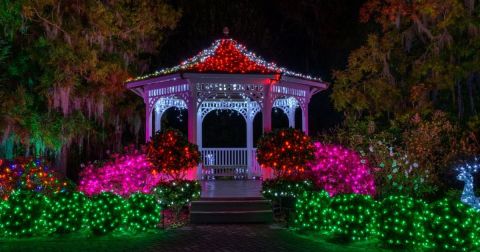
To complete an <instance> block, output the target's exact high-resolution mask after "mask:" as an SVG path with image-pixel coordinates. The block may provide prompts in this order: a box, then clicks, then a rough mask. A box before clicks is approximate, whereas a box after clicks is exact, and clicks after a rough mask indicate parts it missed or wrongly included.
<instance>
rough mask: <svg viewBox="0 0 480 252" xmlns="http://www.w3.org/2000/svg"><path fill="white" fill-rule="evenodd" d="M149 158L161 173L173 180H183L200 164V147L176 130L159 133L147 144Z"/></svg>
mask: <svg viewBox="0 0 480 252" xmlns="http://www.w3.org/2000/svg"><path fill="white" fill-rule="evenodd" d="M147 158H148V160H149V161H150V162H151V163H152V164H153V165H154V167H155V168H156V169H158V170H159V171H160V173H162V174H165V175H167V176H168V177H169V178H170V179H172V180H180V179H183V178H184V177H185V175H186V172H187V171H188V170H189V169H192V168H196V167H197V165H198V163H199V162H200V152H199V151H198V146H197V145H195V144H192V143H189V142H188V140H187V139H186V137H185V136H183V134H182V133H181V132H180V131H179V130H176V129H167V130H165V131H158V132H156V133H155V135H154V136H152V138H151V140H150V141H149V142H148V143H147Z"/></svg>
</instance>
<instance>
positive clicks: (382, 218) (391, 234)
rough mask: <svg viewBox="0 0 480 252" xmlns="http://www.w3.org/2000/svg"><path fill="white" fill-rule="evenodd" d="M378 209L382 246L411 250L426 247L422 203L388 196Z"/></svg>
mask: <svg viewBox="0 0 480 252" xmlns="http://www.w3.org/2000/svg"><path fill="white" fill-rule="evenodd" d="M379 209H380V211H379V215H378V222H379V223H380V225H379V234H380V236H379V238H380V241H381V242H382V243H383V245H384V246H387V247H396V248H412V247H420V246H423V245H427V244H426V239H425V238H426V237H425V229H424V224H425V221H426V218H425V217H426V216H425V213H426V212H425V211H426V209H427V204H426V203H425V202H424V201H422V200H415V199H413V198H410V197H406V196H389V197H387V198H386V199H384V200H383V201H382V203H381V204H380V208H379Z"/></svg>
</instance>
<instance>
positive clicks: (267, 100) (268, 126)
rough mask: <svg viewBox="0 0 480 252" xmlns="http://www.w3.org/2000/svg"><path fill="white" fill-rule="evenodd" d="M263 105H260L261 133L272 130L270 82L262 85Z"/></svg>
mask: <svg viewBox="0 0 480 252" xmlns="http://www.w3.org/2000/svg"><path fill="white" fill-rule="evenodd" d="M263 89H264V91H265V92H264V94H263V107H262V117H263V118H262V119H263V122H262V123H263V133H264V134H265V133H267V132H270V131H272V106H273V104H272V103H273V102H272V98H271V89H272V84H269V85H265V86H264V87H263Z"/></svg>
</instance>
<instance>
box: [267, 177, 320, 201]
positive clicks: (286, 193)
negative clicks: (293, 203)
mask: <svg viewBox="0 0 480 252" xmlns="http://www.w3.org/2000/svg"><path fill="white" fill-rule="evenodd" d="M313 190H314V186H313V183H312V181H309V180H302V181H292V180H286V179H281V178H277V179H268V180H264V181H262V195H263V197H265V198H266V199H269V200H278V199H280V198H298V197H299V196H302V195H303V193H304V192H309V191H313Z"/></svg>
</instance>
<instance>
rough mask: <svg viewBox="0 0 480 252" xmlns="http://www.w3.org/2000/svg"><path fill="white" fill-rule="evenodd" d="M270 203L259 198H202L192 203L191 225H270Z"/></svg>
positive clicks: (271, 218)
mask: <svg viewBox="0 0 480 252" xmlns="http://www.w3.org/2000/svg"><path fill="white" fill-rule="evenodd" d="M272 221H273V212H272V205H271V202H270V201H268V200H265V199H263V198H260V197H243V198H202V199H200V200H196V201H192V204H191V207H190V222H191V223H193V224H220V223H225V224H227V223H271V222H272Z"/></svg>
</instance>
